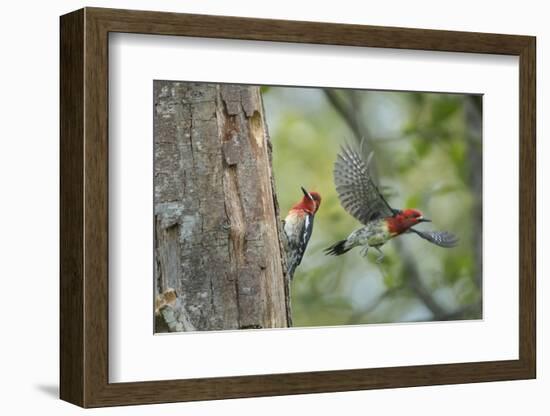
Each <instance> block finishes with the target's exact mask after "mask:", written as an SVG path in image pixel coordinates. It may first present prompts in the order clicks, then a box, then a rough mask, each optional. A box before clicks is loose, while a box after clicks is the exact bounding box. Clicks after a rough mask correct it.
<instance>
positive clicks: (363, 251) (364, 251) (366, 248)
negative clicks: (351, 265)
mask: <svg viewBox="0 0 550 416" xmlns="http://www.w3.org/2000/svg"><path fill="white" fill-rule="evenodd" d="M368 252H369V246H365V247H363V248H362V249H361V255H362V256H363V257H367V253H368Z"/></svg>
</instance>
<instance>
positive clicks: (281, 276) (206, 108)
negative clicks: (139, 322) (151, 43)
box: [154, 81, 290, 332]
mask: <svg viewBox="0 0 550 416" xmlns="http://www.w3.org/2000/svg"><path fill="white" fill-rule="evenodd" d="M154 99H155V115H154V124H155V125H154V136H155V138H154V140H155V142H154V146H155V147H154V192H155V194H154V211H155V260H156V262H155V263H156V264H155V290H156V294H157V309H156V319H155V322H156V325H155V330H156V332H165V331H187V330H221V329H244V328H281V327H286V326H288V324H289V319H290V317H289V313H288V311H289V305H288V303H289V296H288V281H287V279H286V276H285V269H286V266H285V260H284V256H283V255H282V253H284V250H283V245H282V243H281V242H282V240H281V237H282V234H281V232H282V230H281V226H280V221H279V219H278V218H279V210H278V206H277V199H276V195H275V189H274V186H273V178H272V172H271V143H270V141H269V136H268V132H267V127H266V123H265V119H264V112H263V106H262V99H261V95H260V91H259V88H258V87H251V86H237V85H219V84H203V83H200V84H199V83H184V82H171V81H155V82H154Z"/></svg>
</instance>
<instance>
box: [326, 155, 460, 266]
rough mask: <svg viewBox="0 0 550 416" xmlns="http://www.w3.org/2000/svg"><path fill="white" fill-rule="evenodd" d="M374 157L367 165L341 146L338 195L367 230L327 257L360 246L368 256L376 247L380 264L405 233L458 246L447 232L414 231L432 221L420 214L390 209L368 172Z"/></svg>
mask: <svg viewBox="0 0 550 416" xmlns="http://www.w3.org/2000/svg"><path fill="white" fill-rule="evenodd" d="M372 155H373V154H372V153H371V154H370V155H369V157H368V159H367V161H366V162H365V161H364V160H363V158H362V157H361V156H360V155H359V154H358V153H357V152H356V151H355V150H353V149H352V148H350V147H348V146H344V147H342V149H341V151H340V153H339V154H338V157H337V159H336V162H335V164H334V182H335V184H336V192H337V193H338V197H339V199H340V203H341V205H342V206H343V207H344V209H345V210H346V211H347V212H348V213H350V214H351V215H353V216H354V217H355V218H356V219H357V220H359V221H360V222H361V223H363V225H364V227H362V228H359V229H358V230H355V231H354V232H352V233H351V234H350V235H349V236H348V237H347V238H346V239H345V240H342V241H338V242H337V243H335V244H333V245H332V246H330V247H328V248H327V249H325V252H326V254H330V255H335V256H339V255H341V254H344V253H346V252H347V251H349V250H351V249H352V248H354V247H357V246H361V247H363V250H362V254H363V255H364V256H366V255H367V252H368V249H369V248H370V247H374V248H375V249H376V250H377V251H378V252H379V253H380V256H379V257H378V259H377V262H381V261H382V259H383V258H384V254H383V253H382V251H381V250H380V247H381V246H383V245H384V244H385V243H386V242H387V241H388V240H390V239H391V238H394V237H397V236H398V235H401V234H404V233H415V234H416V235H418V236H420V237H422V238H423V239H425V240H428V241H429V242H430V243H432V244H435V245H438V246H440V247H445V248H450V247H454V246H456V245H457V243H458V238H457V237H456V236H455V235H453V234H451V233H449V232H447V231H419V230H417V229H415V228H413V227H414V226H415V225H417V224H419V223H421V222H431V221H430V220H428V219H426V218H424V216H423V215H422V213H421V212H420V211H418V210H416V209H404V210H398V209H393V208H392V207H390V205H389V204H388V202H387V201H386V199H385V198H384V196H383V195H382V194H381V193H380V191H379V190H378V188H377V187H376V185H375V183H374V181H373V179H372V177H371V175H370V173H369V165H370V161H371V159H372Z"/></svg>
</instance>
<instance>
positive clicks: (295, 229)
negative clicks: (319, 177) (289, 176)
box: [284, 187, 321, 278]
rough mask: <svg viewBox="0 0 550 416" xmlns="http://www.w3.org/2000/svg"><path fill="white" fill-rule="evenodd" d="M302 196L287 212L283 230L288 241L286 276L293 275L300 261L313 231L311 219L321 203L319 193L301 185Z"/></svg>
mask: <svg viewBox="0 0 550 416" xmlns="http://www.w3.org/2000/svg"><path fill="white" fill-rule="evenodd" d="M301 189H302V192H303V194H304V196H303V197H302V199H301V200H300V201H299V202H298V203H296V204H295V205H294V206H293V207H292V208H291V209H290V211H289V212H288V215H287V216H286V218H285V226H284V231H285V234H286V237H287V242H288V260H287V263H288V271H287V273H288V276H290V277H291V278H292V277H293V276H294V271H295V270H296V267H298V265H299V264H300V262H301V261H302V257H303V256H304V253H305V251H306V248H307V244H308V242H309V238H310V237H311V233H312V232H313V219H314V218H315V213H316V212H317V210H318V209H319V206H320V205H321V195H319V194H318V193H317V192H308V191H306V190H305V188H304V187H301Z"/></svg>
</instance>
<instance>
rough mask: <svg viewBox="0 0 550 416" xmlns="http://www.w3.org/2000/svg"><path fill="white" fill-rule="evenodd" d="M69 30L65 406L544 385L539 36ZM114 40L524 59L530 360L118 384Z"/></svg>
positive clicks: (98, 16)
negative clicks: (112, 267)
mask: <svg viewBox="0 0 550 416" xmlns="http://www.w3.org/2000/svg"><path fill="white" fill-rule="evenodd" d="M60 28H61V45H60V46H61V51H60V53H61V61H60V64H61V92H60V106H61V108H60V110H61V123H60V130H61V154H60V160H61V181H60V186H61V197H60V198H61V199H60V205H61V213H60V215H61V229H60V233H61V243H60V261H61V268H60V275H61V276H60V278H61V284H60V296H61V304H60V308H61V314H60V325H61V326H60V327H61V333H60V341H61V350H60V355H61V357H60V359H61V369H60V371H61V386H60V395H61V398H62V399H64V400H66V401H69V402H71V403H74V404H77V405H80V406H83V407H99V406H114V405H127V404H145V403H162V402H175V401H190V400H209V399H223V398H236V397H253V396H268V395H283V394H299V393H319V392H334V391H349V390H362V389H375V388H389V387H392V388H395V387H408V386H421V385H437V384H451V383H468V382H483V381H497V380H514V379H526V378H534V377H535V372H536V361H535V355H536V350H535V341H536V335H535V244H536V234H535V233H536V224H535V221H536V207H535V198H536V194H535V104H536V97H535V53H536V48H535V38H534V37H528V36H515V35H499V34H485V33H471V32H450V31H435V30H422V29H404V28H389V27H375V26H361V25H342V24H325V23H314V22H295V21H282V20H268V19H251V18H240V17H224V16H203V15H189V14H176V13H161V12H146V11H129V10H113V9H97V8H86V9H82V10H78V11H75V12H73V13H70V14H68V15H65V16H62V17H61V27H60ZM109 32H125V33H143V34H157V35H179V36H194V37H208V38H226V39H246V40H262V41H278V42H296V43H314V44H330V45H346V46H369V47H384V48H399V49H419V50H431V51H448V52H469V53H487V54H504V55H517V56H519V58H520V106H519V109H518V111H519V113H520V143H519V151H520V189H519V192H520V269H519V271H518V273H519V285H520V291H519V293H520V299H519V300H520V328H519V333H520V337H519V338H520V345H519V353H520V356H519V359H518V360H509V361H492V362H477V363H460V364H443V365H422V366H407V367H391V368H372V369H356V370H338V371H324V372H308V373H289V374H266V375H255V376H239V377H220V378H205V379H187V380H169V381H147V382H137V383H109V380H108V199H107V198H108V153H107V151H108V124H107V122H108V72H109V71H108V33H109Z"/></svg>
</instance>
